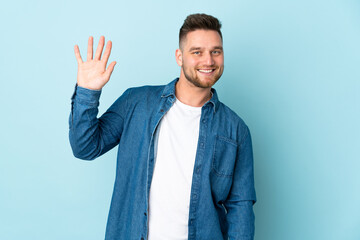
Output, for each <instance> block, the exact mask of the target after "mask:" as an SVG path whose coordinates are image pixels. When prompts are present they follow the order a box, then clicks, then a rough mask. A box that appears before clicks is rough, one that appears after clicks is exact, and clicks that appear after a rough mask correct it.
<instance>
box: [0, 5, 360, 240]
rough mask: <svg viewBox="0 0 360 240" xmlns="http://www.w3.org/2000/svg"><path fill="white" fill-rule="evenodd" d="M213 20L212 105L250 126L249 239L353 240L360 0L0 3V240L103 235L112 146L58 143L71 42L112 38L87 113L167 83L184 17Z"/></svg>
mask: <svg viewBox="0 0 360 240" xmlns="http://www.w3.org/2000/svg"><path fill="white" fill-rule="evenodd" d="M195 12H205V13H208V14H212V15H214V16H216V17H218V18H219V19H220V20H221V21H222V23H223V35H224V48H225V72H224V75H223V77H222V78H221V79H220V81H219V82H218V83H217V84H216V85H215V88H216V89H217V90H218V93H219V97H220V100H221V101H223V102H224V103H225V104H227V105H228V106H230V107H231V108H232V109H234V110H235V111H236V112H237V113H238V114H239V115H240V116H241V117H242V118H243V119H244V120H245V121H246V123H247V124H248V125H249V127H250V130H251V132H252V137H253V147H254V156H255V181H256V191H257V197H258V202H257V203H256V205H255V213H256V240H268V239H269V240H289V239H291V240H315V239H316V240H317V239H321V240H322V239H326V240H335V239H336V240H338V239H339V240H358V239H360V228H359V227H360V174H359V173H358V172H359V170H360V162H359V160H360V157H359V156H360V155H359V151H360V127H359V123H360V106H359V101H360V1H358V0H352V1H351V0H348V1H347V0H346V1H344V0H328V1H325V0H318V1H311V0H301V1H300V0H298V1H285V0H274V1H265V0H258V1H250V0H240V1H222V2H220V1H209V0H208V1H204V0H201V1H188V0H183V1H176V2H175V1H165V0H164V1H112V0H111V1H105V2H100V1H77V2H74V1H56V2H51V1H12V2H10V1H7V2H4V3H2V6H1V9H0V26H1V28H0V29H1V39H0V46H1V51H0V66H1V71H0V80H1V84H0V86H1V91H0V92H1V94H0V102H1V120H0V121H1V125H0V127H1V129H0V130H1V132H0V149H1V153H0V239H4V240H18V239H21V240H22V239H41V240H42V239H46V240H47V239H51V240H53V239H54V240H64V239H69V240H70V239H71V240H72V239H74V240H75V239H76V240H78V239H86V240H93V239H94V240H97V239H103V238H104V232H105V225H106V220H107V214H108V209H109V204H110V198H111V194H112V188H113V182H114V173H115V159H116V149H114V150H112V151H110V152H109V153H107V154H106V155H104V156H102V157H100V158H99V159H97V160H95V161H93V162H86V161H81V160H78V159H75V158H74V157H73V155H72V152H71V148H70V145H69V142H68V122H67V120H68V115H69V112H70V97H71V95H72V92H73V88H74V84H75V82H76V74H77V63H76V60H75V56H74V53H73V46H74V45H75V44H79V46H80V50H81V53H82V54H83V56H85V52H86V45H87V38H88V37H89V36H90V35H93V36H94V38H95V39H94V40H95V42H96V44H97V41H98V40H99V37H100V36H101V35H105V37H106V40H108V39H111V40H112V41H113V52H112V55H111V58H110V61H112V60H116V61H117V62H118V64H117V65H116V67H115V70H114V73H113V75H112V77H111V79H110V82H109V83H108V84H107V85H106V86H105V88H104V89H103V93H102V97H101V105H100V113H102V112H104V111H105V110H106V109H107V108H108V107H109V106H110V104H111V103H112V102H113V101H114V100H115V99H116V98H117V97H118V96H119V95H120V94H121V93H122V92H123V91H124V90H125V89H126V88H128V87H132V86H139V85H145V84H165V83H167V82H169V81H171V80H173V79H174V78H175V77H177V76H178V75H179V71H180V70H179V67H178V66H177V65H176V62H175V58H174V53H175V49H176V48H177V43H178V30H179V28H180V26H181V25H182V22H183V20H184V19H185V17H186V16H187V15H188V14H190V13H195Z"/></svg>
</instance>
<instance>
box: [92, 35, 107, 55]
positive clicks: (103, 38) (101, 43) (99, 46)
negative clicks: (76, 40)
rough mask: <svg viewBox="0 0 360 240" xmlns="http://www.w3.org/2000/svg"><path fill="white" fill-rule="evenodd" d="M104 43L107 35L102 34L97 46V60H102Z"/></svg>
mask: <svg viewBox="0 0 360 240" xmlns="http://www.w3.org/2000/svg"><path fill="white" fill-rule="evenodd" d="M104 43H105V37H104V36H101V37H100V40H99V44H98V46H97V48H96V52H95V58H94V59H96V60H100V58H101V53H102V51H103V48H104Z"/></svg>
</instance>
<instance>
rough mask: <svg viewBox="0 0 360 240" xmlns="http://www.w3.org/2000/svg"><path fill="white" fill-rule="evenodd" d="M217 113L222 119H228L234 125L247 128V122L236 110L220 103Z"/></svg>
mask: <svg viewBox="0 0 360 240" xmlns="http://www.w3.org/2000/svg"><path fill="white" fill-rule="evenodd" d="M217 113H218V115H219V116H220V117H221V118H223V119H227V121H229V122H231V123H232V124H236V125H241V126H244V127H247V126H246V123H245V121H244V120H243V119H242V118H241V117H240V116H239V115H238V114H237V113H236V112H235V111H234V110H232V109H231V108H229V107H228V106H227V105H225V104H224V103H222V102H220V101H219V107H218V110H217Z"/></svg>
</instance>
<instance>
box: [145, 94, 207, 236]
mask: <svg viewBox="0 0 360 240" xmlns="http://www.w3.org/2000/svg"><path fill="white" fill-rule="evenodd" d="M200 117H201V107H191V106H188V105H185V104H184V103H182V102H180V101H179V100H178V99H176V100H175V103H174V105H173V106H172V107H171V108H170V110H169V111H168V112H167V113H166V114H165V116H164V117H163V119H162V120H161V122H160V125H159V127H160V129H159V136H158V145H157V146H158V147H157V156H156V162H155V167H154V173H153V178H152V182H151V187H150V197H149V234H148V239H149V240H175V239H176V240H185V239H188V219H189V206H190V191H191V183H192V175H193V169H194V163H195V156H196V149H197V143H198V138H199V126H200Z"/></svg>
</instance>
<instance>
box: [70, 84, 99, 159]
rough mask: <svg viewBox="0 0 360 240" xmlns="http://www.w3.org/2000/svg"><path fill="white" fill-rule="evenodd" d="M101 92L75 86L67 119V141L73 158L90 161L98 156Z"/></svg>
mask: <svg viewBox="0 0 360 240" xmlns="http://www.w3.org/2000/svg"><path fill="white" fill-rule="evenodd" d="M100 94H101V91H94V90H89V89H85V88H82V87H79V86H76V89H75V92H74V94H73V97H72V102H71V113H70V117H69V140H70V144H71V147H72V150H73V153H74V156H75V157H77V158H81V159H86V160H91V159H94V158H96V157H97V156H98V155H99V149H98V148H97V147H96V146H98V143H97V142H96V139H98V138H97V137H96V135H97V134H98V119H97V114H98V106H99V98H100Z"/></svg>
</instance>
